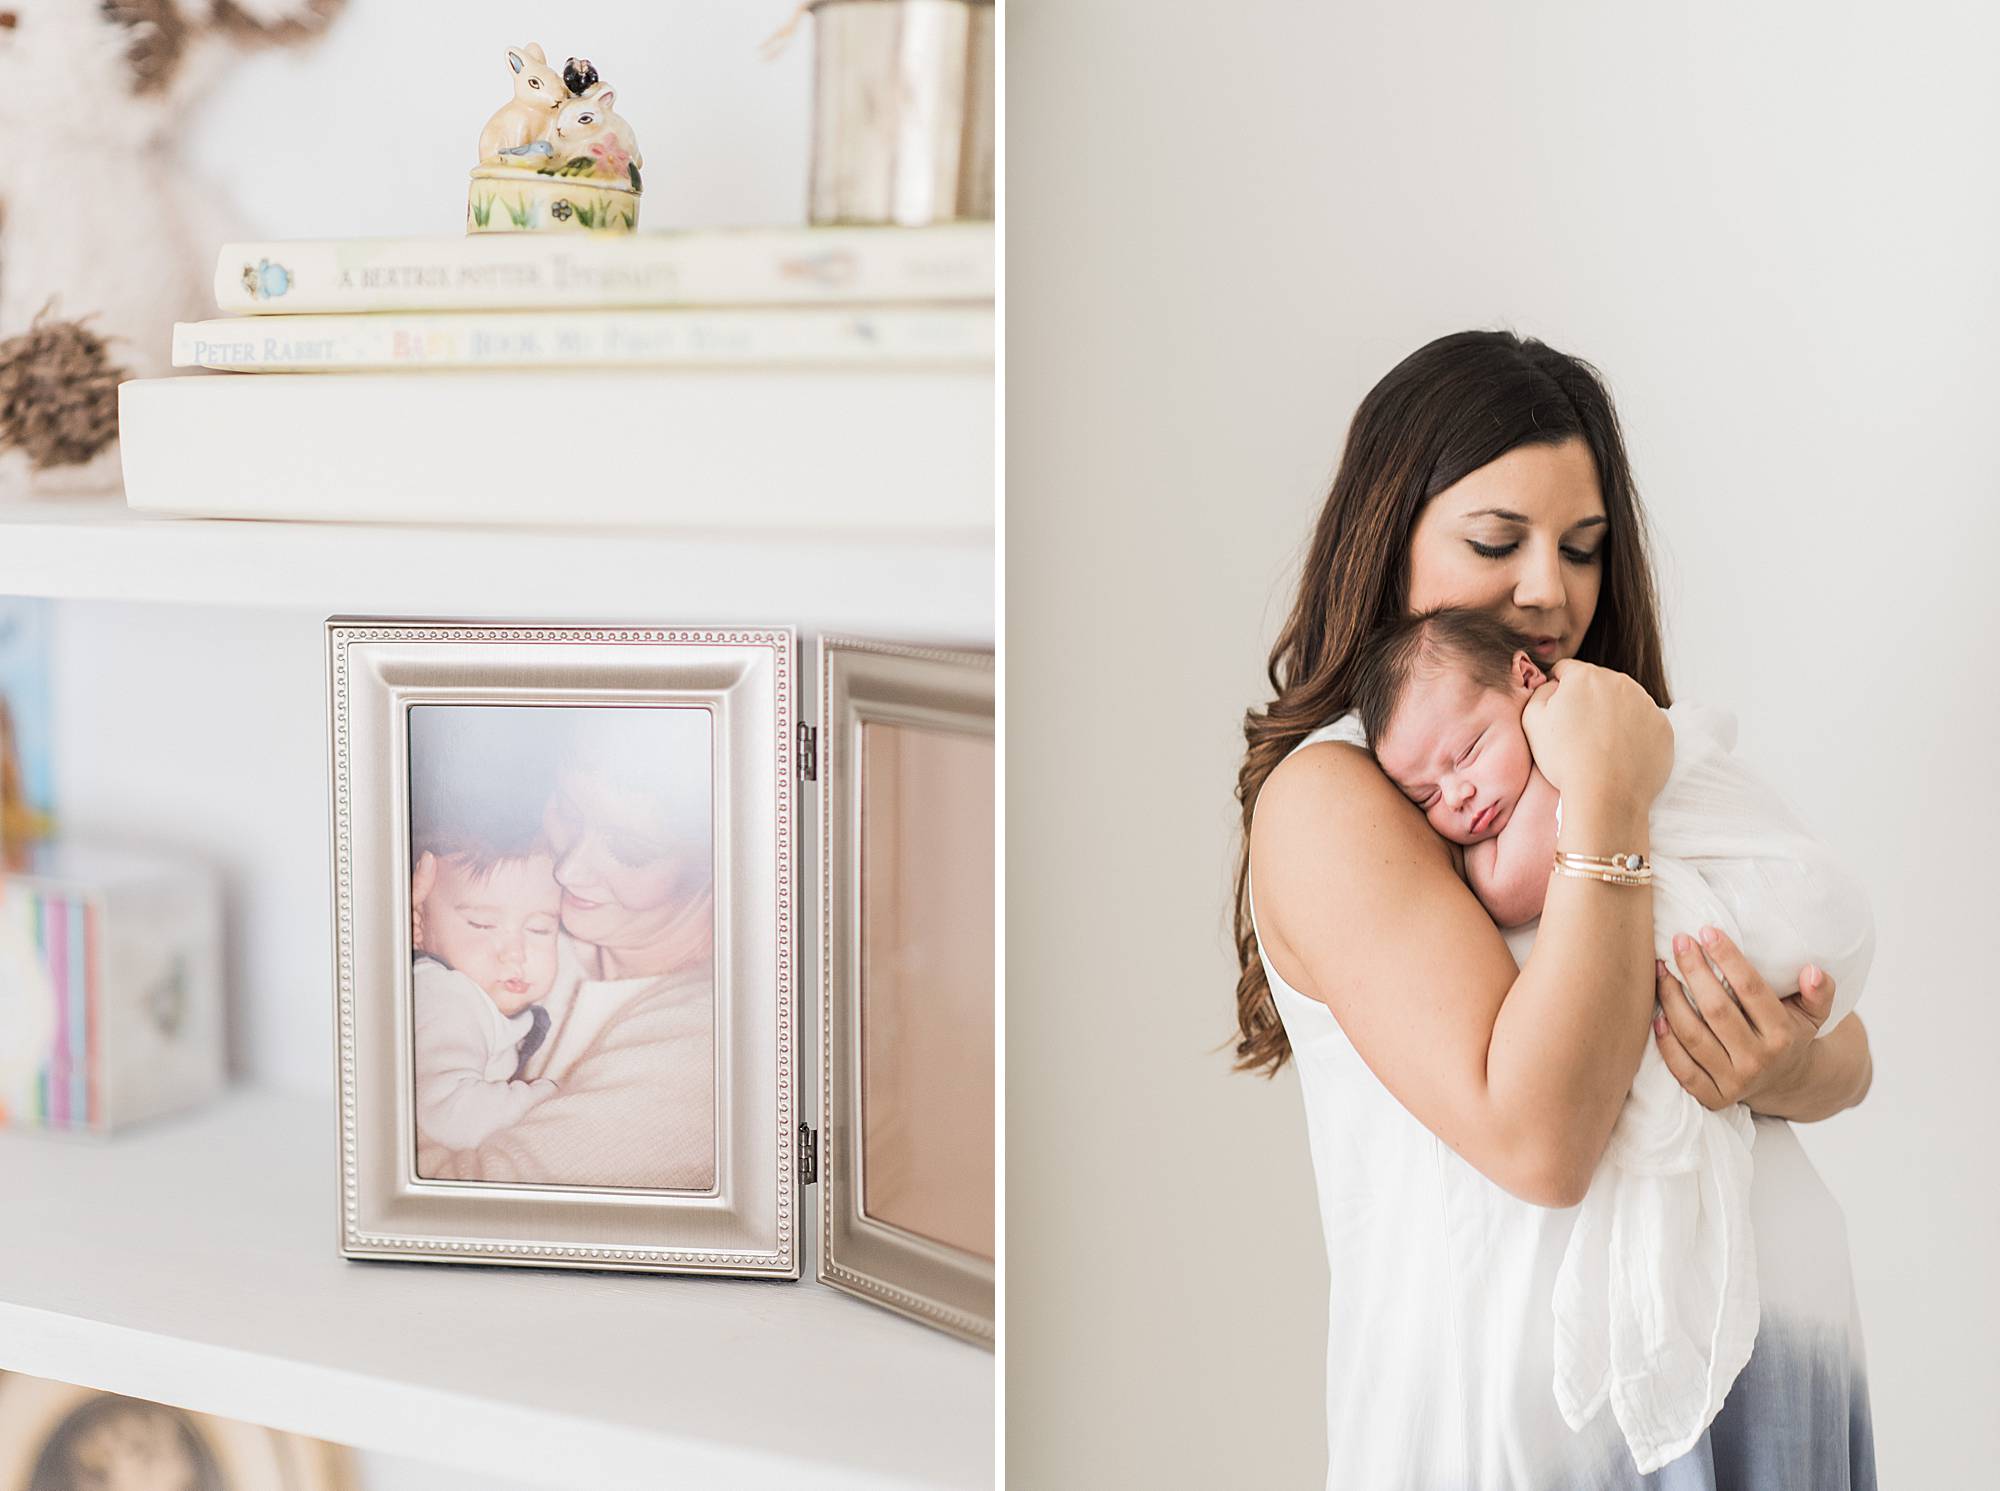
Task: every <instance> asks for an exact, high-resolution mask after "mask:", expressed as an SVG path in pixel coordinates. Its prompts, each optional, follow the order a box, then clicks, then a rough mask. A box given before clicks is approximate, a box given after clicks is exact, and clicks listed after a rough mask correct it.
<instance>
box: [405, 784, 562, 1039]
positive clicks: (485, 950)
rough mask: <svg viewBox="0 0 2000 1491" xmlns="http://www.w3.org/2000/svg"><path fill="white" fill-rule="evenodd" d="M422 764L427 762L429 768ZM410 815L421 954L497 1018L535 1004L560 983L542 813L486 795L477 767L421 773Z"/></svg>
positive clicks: (550, 859) (556, 895)
mask: <svg viewBox="0 0 2000 1491" xmlns="http://www.w3.org/2000/svg"><path fill="white" fill-rule="evenodd" d="M426 764H428V763H426ZM417 776H418V777H419V780H418V782H417V783H415V784H413V785H414V787H415V788H416V790H413V792H412V794H411V814H410V853H411V864H410V869H411V873H410V899H411V902H412V903H413V904H414V906H415V907H416V910H417V923H418V926H419V928H420V936H419V940H418V943H417V951H418V952H420V953H424V954H427V955H428V956H430V957H433V958H436V959H437V960H438V961H439V962H441V963H444V964H446V965H447V966H448V967H451V968H453V969H456V970H457V971H458V972H460V973H462V974H464V975H465V976H466V977H467V978H469V979H471V980H472V981H473V982H474V983H476V984H478V985H479V987H480V988H482V989H484V990H485V991H486V994H487V997H488V998H490V999H491V1000H492V1001H493V1003H494V1005H495V1007H497V1008H498V1009H499V1011H500V1013H501V1014H503V1015H517V1014H519V1013H520V1012H521V1011H522V1010H524V1009H526V1008H527V1007H528V1006H529V1005H531V1004H536V1003H539V1002H540V1001H541V999H542V997H543V996H544V995H546V994H547V993H548V992H549V989H550V988H551V987H552V986H553V985H554V983H555V978H556V931H557V928H558V927H559V926H560V924H561V917H562V887H561V886H560V885H558V884H557V883H556V875H555V857H554V855H553V853H552V852H551V851H550V849H549V846H548V843H547V841H546V840H545V839H544V838H543V836H542V829H541V818H540V815H539V813H538V812H536V811H533V809H534V808H537V807H539V804H538V803H535V802H534V801H533V800H532V799H530V800H528V801H527V802H521V803H516V802H513V801H510V800H508V799H507V798H506V797H505V796H503V795H502V794H499V793H496V792H493V791H490V790H485V789H484V788H483V786H482V784H481V782H480V780H479V777H480V773H479V771H478V768H477V767H476V766H474V767H471V768H469V769H465V770H461V771H460V772H459V773H457V774H456V779H454V778H453V775H452V774H450V773H446V772H441V771H438V770H435V769H432V770H430V771H419V772H418V773H417Z"/></svg>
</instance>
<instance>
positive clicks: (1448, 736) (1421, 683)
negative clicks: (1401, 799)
mask: <svg viewBox="0 0 2000 1491" xmlns="http://www.w3.org/2000/svg"><path fill="white" fill-rule="evenodd" d="M1514 664H1515V671H1514V676H1513V679H1512V682H1511V686H1510V687H1507V688H1483V687H1481V686H1480V685H1479V684H1477V683H1475V682H1474V681H1473V680H1472V678H1471V677H1470V676H1469V675H1468V674H1467V673H1466V672H1465V671H1464V670H1463V669H1460V668H1452V667H1448V668H1446V669H1445V670H1444V671H1442V672H1435V673H1428V674H1427V673H1426V672H1425V670H1423V669H1419V675H1418V676H1417V677H1416V678H1414V679H1412V680H1411V682H1410V685H1409V687H1408V688H1407V689H1405V690H1404V691H1403V700H1402V703H1401V704H1400V705H1399V706H1398V707H1397V709H1396V713H1395V715H1394V716H1393V717H1392V718H1391V719H1390V721H1389V728H1388V729H1387V730H1386V731H1384V732H1383V738H1382V739H1381V740H1378V741H1376V742H1375V743H1374V745H1375V759H1376V761H1377V762H1379V763H1380V764H1381V767H1382V770H1383V771H1385V772H1387V773H1388V775H1389V779H1390V780H1391V781H1393V782H1394V783H1395V784H1396V785H1397V786H1398V787H1401V788H1402V789H1403V793H1404V795H1405V796H1407V797H1408V798H1409V799H1410V801H1412V802H1414V803H1415V804H1416V805H1417V806H1418V807H1420V808H1422V809H1423V810H1424V816H1425V817H1426V818H1428V819H1429V820H1430V825H1431V827H1432V828H1434V829H1436V830H1437V831H1438V832H1439V833H1440V834H1442V835H1444V837H1445V838H1447V839H1450V840H1451V841H1452V842H1453V843H1454V844H1477V843H1478V842H1480V840H1482V839H1490V838H1493V837H1494V836H1495V835H1497V834H1498V833H1499V832H1500V830H1501V829H1503V828H1505V827H1506V826H1507V822H1508V820H1509V819H1510V818H1512V817H1513V815H1514V804H1515V803H1517V802H1519V801H1520V799H1521V792H1522V789H1523V788H1525V787H1526V786H1527V785H1528V774H1529V772H1530V771H1532V770H1533V769H1534V765H1535V758H1534V754H1533V753H1532V752H1531V751H1530V750H1529V749H1528V737H1527V733H1526V732H1525V731H1523V730H1522V728H1521V711H1522V709H1523V708H1525V707H1526V705H1527V703H1528V700H1529V698H1530V697H1531V696H1532V695H1533V693H1534V690H1535V689H1536V688H1538V687H1540V685H1541V683H1542V677H1541V674H1540V673H1539V672H1538V671H1536V670H1535V669H1534V665H1533V664H1532V663H1531V662H1529V661H1528V659H1527V657H1526V655H1525V654H1518V655H1517V656H1516V657H1515V659H1514ZM1523 664H1526V669H1525V670H1524V669H1523V666H1522V665H1523ZM1524 674H1525V675H1526V676H1524ZM1530 677H1531V678H1532V681H1529V678H1530Z"/></svg>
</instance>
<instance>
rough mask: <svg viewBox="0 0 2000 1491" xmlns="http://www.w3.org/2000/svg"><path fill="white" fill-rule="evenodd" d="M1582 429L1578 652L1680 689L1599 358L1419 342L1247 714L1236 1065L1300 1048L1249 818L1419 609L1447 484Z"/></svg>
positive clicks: (1458, 341) (1381, 407)
mask: <svg viewBox="0 0 2000 1491" xmlns="http://www.w3.org/2000/svg"><path fill="white" fill-rule="evenodd" d="M1572 438H1580V439H1582V440H1583V441H1584V443H1585V444H1586V445H1588V446H1589V447H1590V453H1591V456H1592V458H1593V459H1594V460H1595V461H1596V464H1597V480H1598V486H1599V489H1600V490H1601V492H1602V495H1603V498H1604V515H1605V519H1606V532H1605V537H1604V545H1603V547H1602V549H1601V550H1600V551H1599V552H1600V554H1601V556H1602V558H1601V561H1600V562H1601V563H1602V565H1603V572H1604V578H1603V584H1602V588H1601V590H1600V592H1599V595H1598V601H1597V610H1596V613H1595V614H1594V615H1593V616H1592V618H1591V622H1590V628H1589V630H1588V631H1587V632H1586V633H1585V634H1584V638H1583V641H1582V643H1581V644H1580V645H1579V646H1578V648H1577V651H1576V655H1577V656H1578V657H1579V658H1581V659H1582V660H1583V661H1585V662H1590V663H1597V664H1600V665H1602V666H1604V667H1607V668H1616V669H1618V670H1619V671H1620V672H1621V673H1627V674H1630V675H1631V676H1632V677H1633V678H1634V679H1636V680H1638V682H1639V683H1640V684H1641V685H1642V686H1643V687H1644V688H1645V690H1646V692H1647V693H1649V694H1651V695H1652V696H1653V699H1654V701H1655V702H1656V703H1658V704H1659V705H1660V706H1661V707H1662V708H1665V707H1666V706H1667V705H1668V704H1669V703H1670V702H1671V700H1670V698H1669V695H1668V692H1667V675H1666V665H1665V661H1664V657H1663V649H1662V647H1661V643H1660V608H1659V599H1658V596H1657V594H1656V593H1655V590H1654V586H1653V568H1652V560H1651V557H1650V555H1649V553H1648V545H1647V535H1646V520H1645V514H1644V512H1643V511H1642V510H1641V508H1640V506H1639V497H1638V493H1637V491H1636V489H1635V488H1634V486H1633V482H1632V468H1631V464H1630V462H1629V461H1628V460H1627V458H1626V455H1625V437H1624V435H1623V433H1622V432H1621V431H1620V430H1619V427H1618V412H1617V410H1616V409H1615V408H1614V407H1613V405H1612V402H1611V395H1610V393H1609V392H1608V391H1607V390H1606V388H1605V386H1604V381H1603V379H1602V378H1601V377H1600V376H1599V375H1598V372H1597V370H1596V369H1595V368H1593V367H1591V366H1590V364H1588V363H1586V362H1584V361H1582V360H1581V359H1579V358H1575V357H1571V356H1569V355H1568V354H1567V353H1563V352H1558V351H1556V350H1555V348H1553V347H1550V346H1547V345H1545V344H1543V343H1541V342H1538V341H1536V340H1534V339H1533V338H1531V337H1519V336H1515V335H1514V334H1513V333H1511V332H1506V331H1461V332H1456V333H1454V334H1452V335H1451V336H1445V337H1439V338H1438V339H1437V340H1436V341H1434V342H1431V343H1429V344H1427V345H1425V346H1423V347H1420V348H1418V349H1417V350H1416V351H1415V352H1412V353H1411V354H1410V355H1409V356H1408V357H1406V358H1404V359H1403V360H1402V361H1401V362H1399V363H1398V364H1396V366H1395V367H1394V368H1392V369H1390V371H1389V373H1388V375H1387V376H1386V377H1384V378H1383V379H1382V381H1381V382H1379V383H1377V384H1376V385H1375V386H1374V387H1373V388H1372V389H1370V390H1369V391H1368V396H1367V397H1366V398H1364V399H1363V400H1362V401H1361V407H1360V408H1359V409H1357V410H1355V412H1354V420H1353V423H1351V424H1350V425H1349V426H1348V430H1347V445H1346V448H1345V449H1344V450H1343V451H1342V453H1341V457H1340V468H1339V470H1338V471H1337V472H1336V473H1335V475H1334V478H1333V486H1332V489H1331V490H1330V491H1329V492H1328V493H1327V497H1326V502H1325V505H1324V506H1322V507H1321V509H1320V514H1319V520H1318V522H1317V523H1316V524H1315V525H1314V527H1313V534H1312V542H1311V544H1310V546H1309V547H1308V548H1307V550H1306V554H1305V560H1304V566H1303V570H1302V573H1301V575H1300V577H1299V591H1298V599H1297V600H1296V601H1295V602H1294V603H1293V606H1292V611H1291V615H1290V617H1289V618H1288V619H1287V620H1286V622H1285V626H1284V630H1283V631H1281V632H1280V633H1279V634H1278V641H1277V644H1276V645H1275V646H1274V647H1273V648H1272V649H1271V661H1270V666H1269V669H1268V676H1269V678H1270V680H1271V692H1272V699H1271V702H1270V703H1269V704H1267V705H1266V706H1265V707H1264V708H1262V709H1252V710H1250V711H1248V712H1247V713H1246V714H1245V715H1244V717H1243V736H1244V740H1245V741H1246V743H1247V749H1246V750H1245V752H1244V755H1243V766H1242V769H1241V770H1240V771H1239V772H1238V773H1237V776H1236V800H1237V802H1238V803H1239V804H1240V805H1241V807H1242V813H1243V843H1242V850H1241V853H1240V855H1239V856H1238V859H1237V864H1236V907H1235V931H1236V958H1237V964H1238V967H1239V969H1240V970H1241V971H1240V973H1239V975H1238V977H1237V980H1236V1024H1237V1041H1236V1063H1235V1064H1236V1068H1237V1070H1239V1071H1261V1072H1263V1073H1264V1074H1265V1075H1267V1076H1270V1075H1274V1074H1275V1073H1276V1072H1277V1070H1278V1069H1279V1068H1280V1067H1282V1066H1283V1065H1284V1064H1285V1061H1286V1059H1287V1058H1288V1057H1290V1055H1291V1043H1290V1042H1289V1041H1288V1040H1287V1039H1286V1038H1285V1028H1284V1026H1283V1025H1282V1024H1280V1023H1279V1020H1278V1009H1277V1006H1276V1005H1275V1004H1274V1003H1273V1002H1272V999H1271V987H1270V984H1269V983H1268V982H1267V981H1266V979H1265V977H1264V967H1263V964H1262V963H1261V962H1260V961H1259V960H1258V956H1257V935H1256V933H1255V931H1254V930H1253V929H1252V928H1251V924H1250V823H1251V819H1252V818H1253V817H1254V815H1255V814H1256V811H1257V794H1258V793H1259V792H1260V791H1262V790H1263V786H1264V782H1265V780H1266V779H1267V778H1268V777H1269V776H1270V775H1271V773H1272V771H1273V770H1274V769H1275V768H1276V767H1277V765H1278V763H1279V762H1280V761H1282V760H1284V759H1285V757H1286V756H1287V755H1289V754H1290V753H1291V750H1292V748H1293V747H1294V746H1296V745H1297V744H1298V743H1299V742H1300V741H1301V740H1303V739H1304V738H1305V737H1306V736H1307V735H1309V734H1311V733H1312V732H1313V731H1314V730H1316V729H1318V728H1319V727H1320V726H1321V725H1324V724H1326V723H1327V722H1328V721H1329V720H1334V719H1338V718H1339V717H1340V716H1341V715H1343V714H1345V713H1347V712H1348V710H1350V709H1352V708H1353V707H1354V705H1355V684H1356V681H1357V679H1356V671H1357V663H1358V661H1359V659H1360V656H1361V653H1362V649H1363V646H1364V644H1365V643H1366V642H1367V640H1368V638H1369V636H1370V634H1371V633H1372V632H1374V630H1375V629H1376V628H1377V627H1379V626H1381V625H1383V624H1384V623H1388V622H1393V621H1395V620H1397V619H1399V618H1400V617H1402V616H1403V614H1404V613H1405V612H1406V611H1407V610H1408V609H1409V595H1410V535H1411V533H1412V532H1413V531H1414V529H1415V528H1416V524H1417V516H1418V514H1419V513H1421V512H1422V511H1423V509H1424V505H1425V504H1426V503H1427V502H1429V501H1430V500H1431V498H1433V497H1435V496H1436V495H1437V494H1438V493H1439V492H1442V491H1443V490H1444V489H1445V488H1446V487H1449V486H1451V485H1452V484H1453V483H1455V482H1457V481H1459V480H1460V479H1461V478H1463V477H1465V476H1468V475H1470V474H1471V473H1472V472H1474V471H1477V470H1478V469H1479V468H1480V467H1481V466H1484V465H1486V464H1488V463H1489V462H1491V461H1495V460H1498V459H1499V458H1500V457H1501V456H1503V455H1505V454H1507V452H1508V451H1510V450H1515V449H1517V448H1519V447H1521V446H1524V445H1557V444H1560V443H1562V442H1563V441H1565V440H1569V439H1572Z"/></svg>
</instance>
